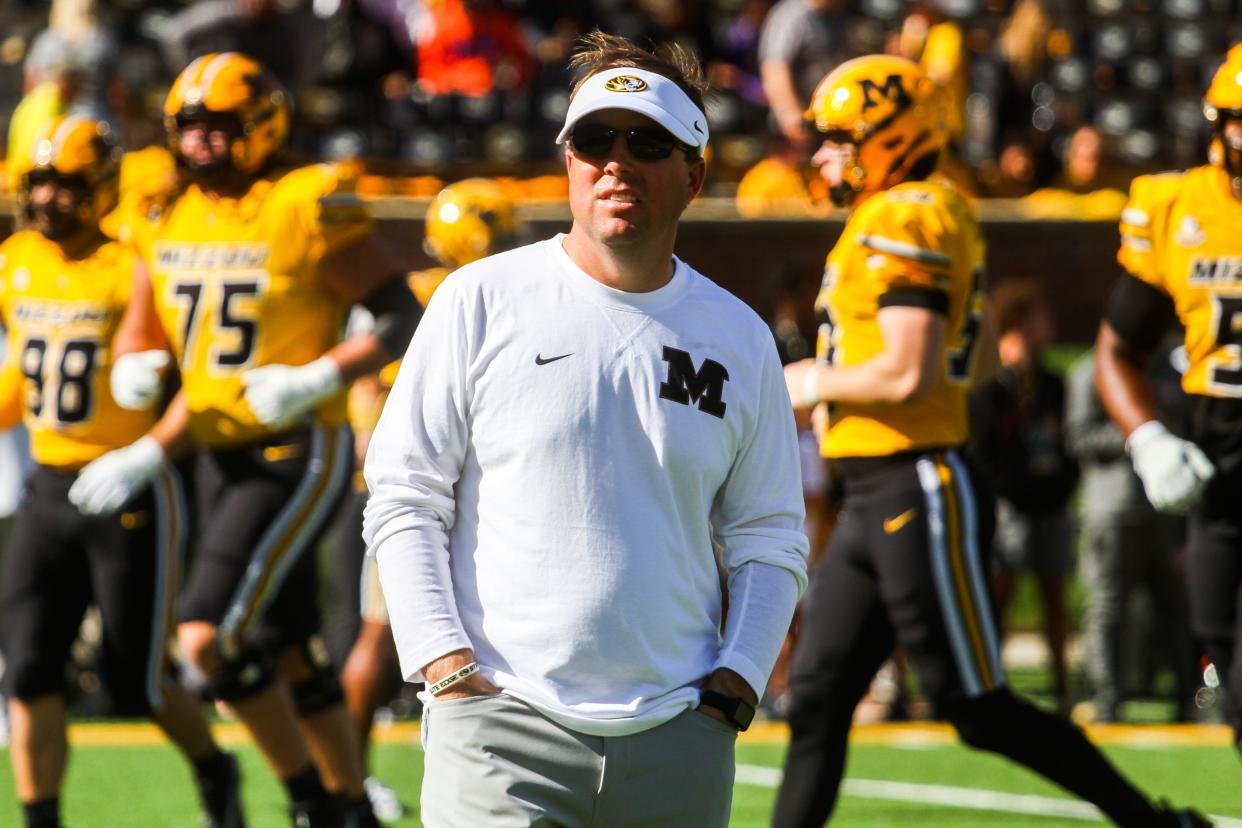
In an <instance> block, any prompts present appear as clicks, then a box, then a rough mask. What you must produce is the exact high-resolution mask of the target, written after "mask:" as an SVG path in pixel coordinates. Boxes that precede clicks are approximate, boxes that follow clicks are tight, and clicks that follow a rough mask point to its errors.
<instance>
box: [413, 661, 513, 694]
mask: <svg viewBox="0 0 1242 828" xmlns="http://www.w3.org/2000/svg"><path fill="white" fill-rule="evenodd" d="M473 663H474V651H473V650H469V649H465V650H454V651H453V652H451V653H448V654H447V655H443V656H440V657H439V658H437V659H436V660H435V661H432V662H430V663H429V664H427V666H425V667H423V676H424V677H425V678H426V679H427V686H428V687H431V686H432V685H434V684H435V683H436V682H439V681H442V680H443V679H444V678H446V677H448V676H451V675H453V674H454V673H456V672H457V671H459V670H461V669H462V668H464V667H468V666H470V665H471V664H473ZM499 692H500V688H499V687H497V686H496V685H494V684H492V683H491V682H490V681H488V680H487V679H485V678H483V674H482V673H475V674H474V675H472V676H467V677H466V678H464V679H462V680H461V681H459V682H456V683H455V684H452V685H450V686H449V687H446V688H444V690H442V691H441V692H439V693H437V694H436V701H452V700H453V699H466V698H470V697H471V696H495V695H497V694H498V693H499Z"/></svg>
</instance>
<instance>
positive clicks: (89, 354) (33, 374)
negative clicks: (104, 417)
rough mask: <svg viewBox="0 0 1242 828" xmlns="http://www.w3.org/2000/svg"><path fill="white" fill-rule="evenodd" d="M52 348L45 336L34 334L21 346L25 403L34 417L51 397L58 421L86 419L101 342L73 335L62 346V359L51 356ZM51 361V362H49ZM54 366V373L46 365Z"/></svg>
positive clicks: (54, 416) (53, 416) (54, 413)
mask: <svg viewBox="0 0 1242 828" xmlns="http://www.w3.org/2000/svg"><path fill="white" fill-rule="evenodd" d="M49 350H52V348H51V347H50V346H49V343H48V341H47V340H46V339H44V338H43V337H39V336H32V337H30V338H29V339H27V340H26V344H25V345H23V346H22V356H21V368H22V375H23V376H25V377H26V379H27V380H28V382H29V384H28V385H27V386H26V401H25V403H26V407H27V408H29V409H30V413H32V414H34V416H35V417H42V416H43V412H44V409H45V408H47V407H48V406H47V403H48V401H49V400H50V401H51V402H52V403H53V404H54V405H53V407H52V409H51V411H50V412H49V413H50V414H51V416H52V418H53V419H55V421H56V422H58V423H63V424H66V425H72V424H74V423H81V422H84V421H85V420H86V419H87V418H89V417H90V415H91V410H92V408H93V403H94V400H93V396H92V391H91V388H92V383H93V382H94V376H95V358H96V356H97V355H98V353H99V343H98V342H96V341H94V340H93V339H71V340H69V341H68V342H66V343H65V344H64V347H62V348H61V349H60V360H59V361H57V360H56V359H55V356H53V358H52V359H51V360H49V359H48V353H49ZM49 363H50V365H49ZM51 366H55V368H54V369H53V371H52V372H51V376H48V375H47V374H46V373H45V369H46V368H48V367H51Z"/></svg>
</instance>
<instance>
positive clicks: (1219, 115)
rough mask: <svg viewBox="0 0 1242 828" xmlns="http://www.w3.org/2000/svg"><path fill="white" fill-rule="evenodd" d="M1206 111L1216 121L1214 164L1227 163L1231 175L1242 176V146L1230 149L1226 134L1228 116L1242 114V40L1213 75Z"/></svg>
mask: <svg viewBox="0 0 1242 828" xmlns="http://www.w3.org/2000/svg"><path fill="white" fill-rule="evenodd" d="M1203 115H1204V117H1206V118H1207V120H1208V123H1209V124H1211V125H1212V132H1213V134H1212V145H1211V147H1210V148H1209V150H1208V158H1209V160H1210V161H1211V162H1212V165H1213V166H1216V167H1223V168H1224V169H1225V170H1226V171H1227V172H1228V173H1229V174H1230V175H1231V176H1234V177H1239V176H1242V147H1239V148H1234V149H1233V151H1232V152H1227V151H1226V146H1225V136H1224V128H1225V119H1226V118H1242V44H1238V45H1237V46H1234V47H1233V48H1232V49H1230V50H1229V53H1228V54H1227V55H1226V56H1225V62H1224V63H1223V64H1221V67H1220V68H1219V69H1217V70H1216V74H1215V75H1213V76H1212V83H1211V84H1210V85H1209V86H1208V90H1207V94H1206V95H1204V96H1203Z"/></svg>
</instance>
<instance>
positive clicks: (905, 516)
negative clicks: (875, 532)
mask: <svg viewBox="0 0 1242 828" xmlns="http://www.w3.org/2000/svg"><path fill="white" fill-rule="evenodd" d="M918 513H919V510H918V507H917V506H913V507H911V508H909V509H906V510H905V511H904V512H902V513H901V514H900V515H898V516H897V517H891V518H889V519H888V520H886V521H884V531H885V532H886V533H887V534H890V535H895V534H897V533H898V532H900V531H901V529H902V527H904V526H905V525H906V524H907V523H909V522H910V521H912V520H914V516H915V515H917V514H918Z"/></svg>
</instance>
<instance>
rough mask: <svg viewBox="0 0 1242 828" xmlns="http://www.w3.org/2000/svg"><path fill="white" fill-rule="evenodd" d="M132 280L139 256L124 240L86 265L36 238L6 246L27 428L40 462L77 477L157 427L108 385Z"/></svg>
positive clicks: (7, 293)
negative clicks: (119, 401) (114, 342)
mask: <svg viewBox="0 0 1242 828" xmlns="http://www.w3.org/2000/svg"><path fill="white" fill-rule="evenodd" d="M133 273H134V257H133V254H132V253H131V252H130V251H129V250H127V249H126V248H125V247H124V246H122V245H120V244H117V243H116V242H108V243H106V244H104V245H102V246H100V247H99V249H98V250H96V251H95V252H94V253H92V254H91V255H90V256H88V257H87V258H85V259H82V260H80V261H75V260H71V259H66V258H65V257H64V255H63V253H62V252H61V249H60V247H59V246H58V245H56V244H53V243H52V242H50V241H48V240H47V239H45V238H44V237H43V236H42V235H40V234H39V233H35V232H33V231H29V230H27V231H22V232H19V233H17V234H16V235H14V236H11V237H10V238H9V239H7V240H6V241H5V242H4V244H3V245H0V315H3V317H4V324H5V327H6V328H7V329H8V353H9V356H8V360H9V362H10V363H11V365H10V367H9V368H8V369H6V370H12V368H13V367H14V366H15V367H16V369H17V371H18V372H19V373H20V374H21V376H22V382H21V389H20V402H21V407H22V420H23V421H24V422H25V424H26V428H27V430H29V432H30V449H31V454H32V455H33V457H34V459H35V461H36V462H38V463H41V464H43V465H45V466H50V467H52V468H56V469H63V470H68V471H74V470H77V469H80V468H81V467H82V466H84V465H86V464H87V463H89V462H90V461H92V460H94V459H95V458H96V457H99V456H100V455H101V454H103V453H105V452H107V451H111V450H112V449H115V448H120V447H121V446H125V445H128V444H129V443H132V442H133V441H134V440H137V439H138V438H139V437H141V436H142V435H143V434H144V433H146V431H147V429H149V428H150V427H151V426H152V424H153V423H154V414H153V413H152V412H150V411H126V410H125V409H123V408H121V407H120V406H118V405H117V404H116V402H115V401H114V400H113V399H112V392H111V391H110V390H109V385H108V372H109V370H110V369H111V366H112V337H113V336H114V335H115V333H116V329H117V326H118V325H119V324H120V322H121V316H122V315H123V314H124V313H125V306H126V304H128V302H129V294H130V286H131V285H132V284H133Z"/></svg>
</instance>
